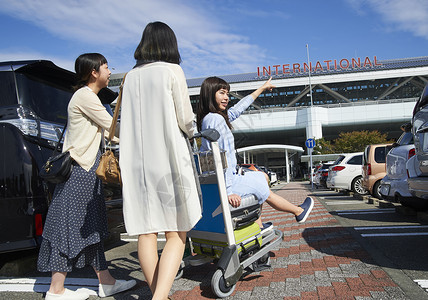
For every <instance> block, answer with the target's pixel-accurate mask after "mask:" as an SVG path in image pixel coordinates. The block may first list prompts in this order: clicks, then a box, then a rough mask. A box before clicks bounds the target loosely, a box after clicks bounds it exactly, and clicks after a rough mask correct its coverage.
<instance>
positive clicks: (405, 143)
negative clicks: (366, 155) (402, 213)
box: [379, 123, 416, 206]
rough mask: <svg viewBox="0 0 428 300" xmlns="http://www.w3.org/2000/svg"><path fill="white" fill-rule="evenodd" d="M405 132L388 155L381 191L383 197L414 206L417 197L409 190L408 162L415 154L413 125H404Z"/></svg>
mask: <svg viewBox="0 0 428 300" xmlns="http://www.w3.org/2000/svg"><path fill="white" fill-rule="evenodd" d="M402 129H403V131H404V132H403V134H402V135H401V136H400V138H399V139H398V141H397V142H396V143H394V144H393V145H392V149H391V150H390V151H389V152H388V154H387V156H386V176H385V177H384V178H383V179H382V180H381V183H380V189H379V193H380V195H381V196H382V198H383V199H385V200H388V201H392V202H397V203H401V204H402V205H404V206H413V204H412V203H413V202H414V201H415V200H416V199H415V197H414V196H413V195H412V194H411V193H410V191H409V184H408V178H409V177H408V176H407V169H406V164H407V161H408V160H409V159H410V158H411V157H412V156H414V155H415V145H414V143H413V134H412V133H411V132H410V130H411V125H410V123H409V124H405V125H403V126H402Z"/></svg>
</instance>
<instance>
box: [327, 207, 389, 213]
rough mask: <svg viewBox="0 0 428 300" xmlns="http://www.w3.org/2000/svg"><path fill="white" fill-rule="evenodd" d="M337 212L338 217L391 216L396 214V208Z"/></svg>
mask: <svg viewBox="0 0 428 300" xmlns="http://www.w3.org/2000/svg"><path fill="white" fill-rule="evenodd" d="M335 212H336V213H337V214H338V215H364V214H389V213H392V212H395V208H382V209H356V210H336V211H335Z"/></svg>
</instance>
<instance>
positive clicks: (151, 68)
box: [120, 22, 201, 300]
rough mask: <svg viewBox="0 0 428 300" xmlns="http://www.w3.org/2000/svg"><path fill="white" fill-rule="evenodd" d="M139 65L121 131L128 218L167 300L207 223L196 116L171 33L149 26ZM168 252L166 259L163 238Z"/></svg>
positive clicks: (128, 85) (156, 291)
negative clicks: (194, 232) (191, 235)
mask: <svg viewBox="0 0 428 300" xmlns="http://www.w3.org/2000/svg"><path fill="white" fill-rule="evenodd" d="M134 56H135V59H136V60H137V65H136V66H135V67H134V68H133V69H132V70H131V71H130V72H128V74H127V76H126V80H125V83H124V87H123V100H122V111H121V128H120V136H121V142H120V167H121V171H122V182H123V197H124V219H125V226H126V230H127V232H128V234H130V235H139V239H138V257H139V260H140V265H141V268H142V270H143V273H144V276H145V278H146V280H147V282H148V284H149V286H150V289H151V291H152V293H153V299H155V300H156V299H167V297H168V293H169V291H170V289H171V286H172V283H173V281H174V278H175V275H176V273H177V271H178V268H179V265H180V262H181V259H182V256H183V252H184V246H185V239H186V232H187V231H189V230H190V229H192V228H193V226H194V225H195V224H196V223H197V222H198V220H199V219H200V217H201V207H200V202H199V196H198V192H197V186H196V181H195V177H194V173H193V168H192V161H191V159H193V158H192V156H191V153H190V152H189V148H188V146H187V141H186V139H187V138H191V137H192V136H193V134H194V130H195V128H194V126H193V119H194V114H193V111H192V107H191V104H190V99H189V95H188V90H187V84H186V79H185V76H184V73H183V70H182V69H181V67H180V66H179V63H180V54H179V52H178V46H177V40H176V37H175V34H174V32H173V31H172V30H171V28H170V27H169V26H168V25H166V24H164V23H161V22H154V23H150V24H148V25H147V26H146V28H145V29H144V32H143V36H142V39H141V42H140V44H139V45H138V47H137V49H136V51H135V55H134ZM159 232H165V236H166V245H165V247H164V249H163V251H162V255H161V257H160V259H158V251H157V235H158V233H159Z"/></svg>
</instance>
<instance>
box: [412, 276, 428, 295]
mask: <svg viewBox="0 0 428 300" xmlns="http://www.w3.org/2000/svg"><path fill="white" fill-rule="evenodd" d="M414 282H416V283H417V284H419V286H420V287H421V288H423V289H425V290H426V291H427V292H428V280H427V279H415V280H414Z"/></svg>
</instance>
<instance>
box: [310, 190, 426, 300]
mask: <svg viewBox="0 0 428 300" xmlns="http://www.w3.org/2000/svg"><path fill="white" fill-rule="evenodd" d="M313 193H314V195H316V196H317V198H318V199H319V201H320V202H321V203H322V204H323V205H324V206H325V207H326V208H327V210H328V211H329V212H330V213H331V214H332V215H333V216H334V217H335V218H336V219H337V220H338V222H339V223H340V225H341V226H343V227H346V228H348V230H349V231H350V232H351V234H352V235H353V237H354V238H355V239H356V240H357V241H358V242H359V243H360V244H361V245H362V246H363V247H364V248H365V249H366V250H367V252H368V253H370V255H371V256H372V258H373V259H374V261H375V262H376V264H377V265H378V266H380V267H382V268H383V269H384V270H385V271H386V272H387V273H388V274H389V275H390V276H391V278H392V279H393V280H394V281H395V282H396V283H397V284H398V285H399V286H400V287H401V288H402V289H403V290H404V292H405V294H406V296H408V297H409V298H410V299H428V291H425V292H424V291H423V290H422V293H421V290H419V289H418V288H416V287H415V284H414V283H415V280H427V281H428V254H427V249H428V224H424V222H421V218H420V216H419V218H418V216H417V213H416V212H415V211H413V210H411V209H407V208H403V207H402V206H401V205H397V204H396V205H392V204H390V203H385V202H382V201H380V202H378V201H376V200H375V201H374V203H370V202H371V200H373V198H371V199H366V200H364V199H361V200H360V199H358V198H355V197H353V196H352V195H351V196H350V195H347V194H346V193H338V192H334V191H330V190H314V191H313ZM388 204H390V205H388Z"/></svg>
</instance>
